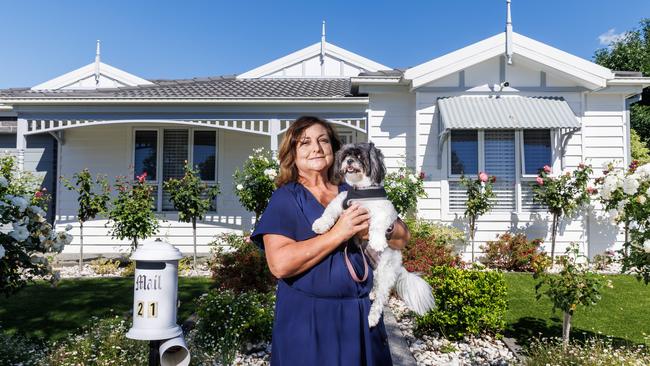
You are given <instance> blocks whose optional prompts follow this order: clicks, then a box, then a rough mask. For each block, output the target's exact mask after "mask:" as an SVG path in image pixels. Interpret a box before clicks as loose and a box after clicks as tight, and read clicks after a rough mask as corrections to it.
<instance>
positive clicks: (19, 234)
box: [9, 224, 29, 242]
mask: <svg viewBox="0 0 650 366" xmlns="http://www.w3.org/2000/svg"><path fill="white" fill-rule="evenodd" d="M9 236H11V237H12V238H14V239H16V241H18V242H21V241H25V240H26V239H27V238H28V237H29V230H27V228H26V227H25V226H23V225H16V224H14V229H13V230H12V231H11V232H10V233H9Z"/></svg>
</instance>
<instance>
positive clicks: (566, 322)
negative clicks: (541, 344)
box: [562, 312, 571, 350]
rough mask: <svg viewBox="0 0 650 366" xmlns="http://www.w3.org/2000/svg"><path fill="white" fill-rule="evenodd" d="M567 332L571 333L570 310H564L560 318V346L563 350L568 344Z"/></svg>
mask: <svg viewBox="0 0 650 366" xmlns="http://www.w3.org/2000/svg"><path fill="white" fill-rule="evenodd" d="M569 334H571V312H564V319H563V320H562V348H563V349H564V350H566V348H567V346H568V345H569Z"/></svg>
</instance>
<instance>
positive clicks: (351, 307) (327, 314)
mask: <svg viewBox="0 0 650 366" xmlns="http://www.w3.org/2000/svg"><path fill="white" fill-rule="evenodd" d="M347 188H348V186H347V185H341V186H339V192H341V191H343V190H346V189H347ZM324 209H325V208H324V207H323V206H322V205H321V204H320V202H318V200H317V199H316V198H315V197H314V196H313V195H312V194H311V192H310V191H309V190H307V189H306V188H305V187H304V186H302V185H301V184H299V183H288V184H285V185H284V186H282V187H280V188H278V189H277V190H276V191H275V192H274V193H273V196H272V197H271V200H270V202H269V205H268V207H267V208H266V210H265V211H264V213H263V214H262V218H261V219H260V221H259V223H258V225H257V227H256V228H255V231H254V232H253V234H252V236H251V238H252V240H253V241H254V242H255V243H257V245H259V246H260V247H261V248H264V244H263V241H262V238H263V236H264V234H279V235H284V236H286V237H288V238H291V239H294V240H296V241H303V240H307V239H310V238H312V237H314V236H316V235H317V234H316V233H314V232H313V231H312V230H311V226H312V223H313V222H314V221H315V220H316V219H317V218H319V217H320V216H321V215H322V214H323V211H324ZM345 246H348V258H349V259H350V261H351V262H352V265H353V267H354V268H355V270H356V272H357V276H358V277H359V278H361V277H362V276H363V258H362V254H361V253H360V252H359V250H358V248H357V246H356V245H355V244H354V243H353V242H352V241H349V242H348V243H342V244H341V246H339V247H338V248H337V249H336V250H334V251H333V252H332V253H330V254H329V255H328V256H327V257H325V258H324V259H323V260H322V261H321V262H320V263H318V264H316V265H315V266H314V267H312V268H311V269H309V270H307V271H305V272H303V273H301V274H299V275H297V276H295V277H291V278H286V279H282V280H280V281H278V288H277V292H276V296H277V300H276V305H275V322H274V324H273V340H272V350H271V365H273V366H294V365H327V366H336V365H340V366H347V365H354V366H356V365H365V366H379V365H392V360H391V356H390V351H389V348H388V339H387V336H386V329H385V327H384V321H383V319H380V321H379V324H378V325H377V326H376V327H373V328H372V329H370V328H369V327H368V313H369V311H370V299H369V298H368V294H369V293H370V290H371V289H372V271H370V273H369V274H368V278H367V280H366V281H364V282H361V283H357V282H355V281H353V280H352V276H351V275H350V272H349V271H348V268H347V267H346V265H345V259H344V254H343V249H344V248H345Z"/></svg>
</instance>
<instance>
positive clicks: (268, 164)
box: [233, 148, 280, 222]
mask: <svg viewBox="0 0 650 366" xmlns="http://www.w3.org/2000/svg"><path fill="white" fill-rule="evenodd" d="M279 169H280V165H279V163H278V161H277V160H276V159H275V158H273V156H272V154H271V152H270V151H266V150H264V149H263V148H259V149H255V150H253V154H252V155H250V156H249V157H248V159H247V160H246V161H245V162H244V166H243V167H242V169H241V170H239V169H236V170H235V174H233V184H234V185H235V195H236V196H237V198H239V202H240V203H241V204H242V206H244V208H246V209H247V210H248V211H251V212H254V213H255V222H257V221H258V220H259V218H260V216H261V215H262V212H264V210H265V209H266V205H268V203H269V200H270V199H271V195H272V194H273V191H275V188H276V186H275V178H276V177H277V176H278V171H279Z"/></svg>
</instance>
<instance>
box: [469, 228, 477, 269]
mask: <svg viewBox="0 0 650 366" xmlns="http://www.w3.org/2000/svg"><path fill="white" fill-rule="evenodd" d="M475 231H476V218H474V217H470V219H469V237H470V240H471V242H472V263H474V234H475Z"/></svg>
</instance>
